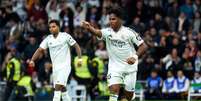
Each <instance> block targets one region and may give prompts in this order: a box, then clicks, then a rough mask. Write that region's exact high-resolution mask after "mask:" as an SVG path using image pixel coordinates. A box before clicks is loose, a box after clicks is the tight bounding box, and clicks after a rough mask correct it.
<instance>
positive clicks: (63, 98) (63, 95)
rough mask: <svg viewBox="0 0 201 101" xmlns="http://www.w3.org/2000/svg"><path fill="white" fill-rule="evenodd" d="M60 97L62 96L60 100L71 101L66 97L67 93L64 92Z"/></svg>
mask: <svg viewBox="0 0 201 101" xmlns="http://www.w3.org/2000/svg"><path fill="white" fill-rule="evenodd" d="M61 96H62V100H63V101H71V98H70V96H69V95H68V92H67V91H66V92H62V93H61Z"/></svg>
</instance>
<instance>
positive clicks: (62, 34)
mask: <svg viewBox="0 0 201 101" xmlns="http://www.w3.org/2000/svg"><path fill="white" fill-rule="evenodd" d="M59 34H61V36H62V37H70V36H71V35H70V34H69V33H67V32H59Z"/></svg>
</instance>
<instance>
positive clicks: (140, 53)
mask: <svg viewBox="0 0 201 101" xmlns="http://www.w3.org/2000/svg"><path fill="white" fill-rule="evenodd" d="M147 48H148V46H147V45H146V44H145V43H143V44H141V45H140V47H139V48H138V50H137V53H136V54H137V56H138V57H140V56H141V55H142V54H144V53H145V50H147Z"/></svg>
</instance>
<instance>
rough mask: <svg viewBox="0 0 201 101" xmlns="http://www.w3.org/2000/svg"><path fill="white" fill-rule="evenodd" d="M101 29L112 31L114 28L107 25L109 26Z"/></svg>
mask: <svg viewBox="0 0 201 101" xmlns="http://www.w3.org/2000/svg"><path fill="white" fill-rule="evenodd" d="M101 30H102V31H108V32H111V31H112V28H110V27H107V28H102V29H101Z"/></svg>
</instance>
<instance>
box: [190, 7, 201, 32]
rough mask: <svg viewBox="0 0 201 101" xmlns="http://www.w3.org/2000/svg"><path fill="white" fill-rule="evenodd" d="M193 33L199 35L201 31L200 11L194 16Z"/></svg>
mask: <svg viewBox="0 0 201 101" xmlns="http://www.w3.org/2000/svg"><path fill="white" fill-rule="evenodd" d="M192 26H193V31H194V33H196V34H197V33H199V31H200V29H201V15H200V12H199V11H196V12H195V14H194V19H193V24H192Z"/></svg>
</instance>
